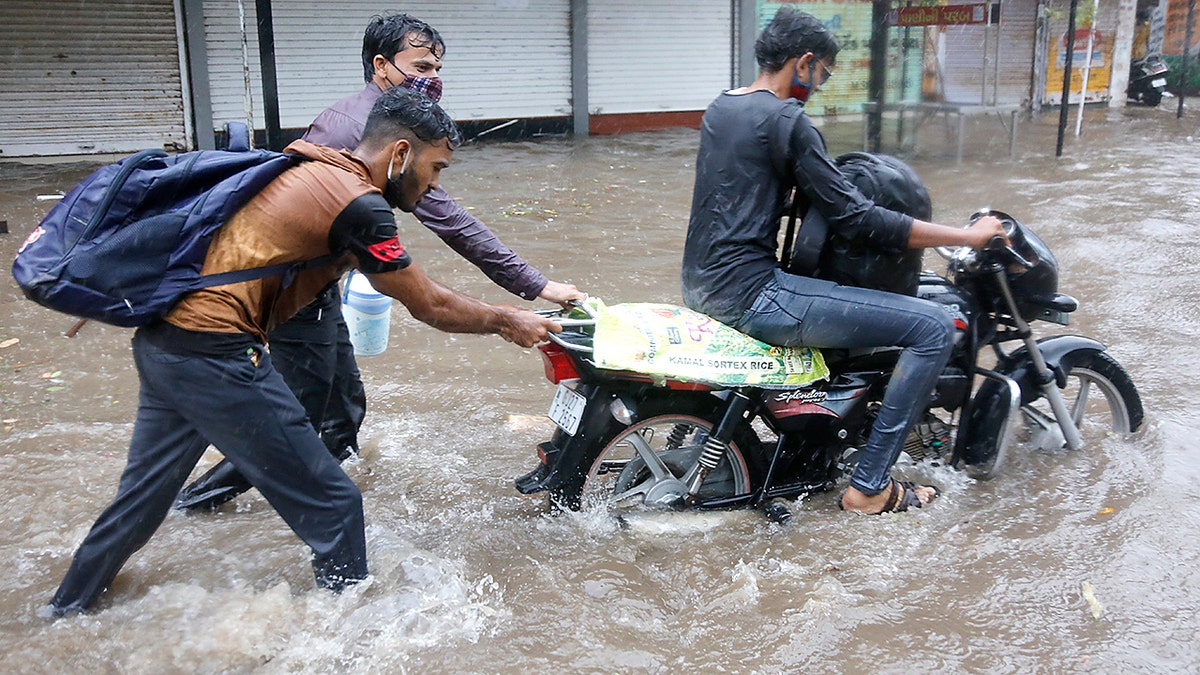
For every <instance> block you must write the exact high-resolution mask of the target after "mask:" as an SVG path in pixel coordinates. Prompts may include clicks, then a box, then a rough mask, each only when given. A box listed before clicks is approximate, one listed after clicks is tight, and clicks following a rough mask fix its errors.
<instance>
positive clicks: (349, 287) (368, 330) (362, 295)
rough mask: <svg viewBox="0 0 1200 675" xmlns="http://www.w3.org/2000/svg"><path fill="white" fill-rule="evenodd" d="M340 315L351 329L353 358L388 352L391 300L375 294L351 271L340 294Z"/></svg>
mask: <svg viewBox="0 0 1200 675" xmlns="http://www.w3.org/2000/svg"><path fill="white" fill-rule="evenodd" d="M342 315H343V316H344V317H346V327H347V328H349V329H350V344H351V345H353V346H354V355H355V356H375V355H376V354H382V353H383V352H384V350H386V349H387V344H388V330H389V329H390V328H391V323H392V299H391V298H390V297H388V296H386V295H384V294H383V293H380V292H379V291H377V290H375V287H374V286H372V285H371V282H370V281H368V280H367V277H366V276H365V275H363V274H362V273H360V272H358V271H357V270H351V271H350V276H349V277H348V278H347V279H346V287H345V289H344V290H343V291H342Z"/></svg>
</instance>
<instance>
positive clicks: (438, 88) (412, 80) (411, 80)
mask: <svg viewBox="0 0 1200 675" xmlns="http://www.w3.org/2000/svg"><path fill="white" fill-rule="evenodd" d="M392 67H393V68H396V64H395V63H393V64H392ZM396 70H400V69H399V68H396ZM400 74H401V75H403V76H404V80H403V81H401V82H400V84H398V85H396V86H398V87H404V88H405V89H408V90H410V91H415V92H417V93H420V94H425V95H426V96H428V97H429V98H430V99H431V100H433V102H434V103H437V102H438V101H440V100H441V98H442V78H440V77H414V76H412V75H409V74H408V73H406V72H404V71H403V70H400ZM389 81H390V80H389Z"/></svg>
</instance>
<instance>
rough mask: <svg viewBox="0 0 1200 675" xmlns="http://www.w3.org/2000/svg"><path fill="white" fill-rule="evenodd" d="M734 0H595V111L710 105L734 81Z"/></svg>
mask: <svg viewBox="0 0 1200 675" xmlns="http://www.w3.org/2000/svg"><path fill="white" fill-rule="evenodd" d="M731 12H732V5H731V3H730V2H729V0H691V1H684V0H669V1H668V0H660V1H659V2H653V3H651V2H644V1H639V0H593V1H592V2H590V3H588V108H589V110H588V112H590V113H592V114H598V115H604V114H613V113H640V112H665V111H685V110H704V109H705V108H706V107H708V104H709V103H711V102H712V100H713V99H714V98H716V97H717V95H718V94H720V93H721V92H722V91H724V90H725V89H728V88H729V87H730V80H731V73H732V70H733V32H734V31H733V28H732V17H731Z"/></svg>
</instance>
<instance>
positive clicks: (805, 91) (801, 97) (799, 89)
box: [788, 66, 812, 104]
mask: <svg viewBox="0 0 1200 675" xmlns="http://www.w3.org/2000/svg"><path fill="white" fill-rule="evenodd" d="M796 70H797V69H796V68H793V69H792V89H791V91H789V92H788V95H789V96H791V97H792V98H794V99H796V100H797V101H799V102H800V103H802V104H803V103H805V102H806V101H808V95H809V94H811V93H812V85H808V84H804V83H803V82H801V81H800V75H799V74H798V73H797V72H796ZM808 76H809V80H810V81H811V80H812V67H811V66H810V67H809V73H808Z"/></svg>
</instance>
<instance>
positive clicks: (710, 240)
mask: <svg viewBox="0 0 1200 675" xmlns="http://www.w3.org/2000/svg"><path fill="white" fill-rule="evenodd" d="M793 187H795V188H796V192H797V199H798V200H799V201H800V203H801V208H800V213H804V212H805V210H806V208H807V207H809V206H811V207H813V208H815V209H816V210H817V211H819V212H820V214H821V215H822V216H824V217H825V220H826V221H827V222H828V223H829V229H830V231H831V232H833V231H836V232H839V233H840V234H842V235H843V236H844V237H846V238H847V239H850V240H852V241H856V242H861V243H863V244H864V245H867V246H871V247H877V248H881V249H887V250H903V249H904V248H906V246H907V244H908V236H909V232H910V230H911V229H912V218H911V217H909V216H906V215H904V214H901V213H896V212H895V211H889V210H887V209H884V208H881V207H879V206H876V205H875V204H874V203H872V202H871V201H870V200H869V199H867V198H866V197H864V196H863V195H862V193H861V192H859V191H858V189H857V188H855V186H854V185H853V184H852V183H850V181H848V180H847V179H846V178H845V176H843V175H842V174H841V172H840V171H838V168H837V166H836V165H835V164H834V163H833V160H831V159H830V158H829V156H828V155H827V154H826V152H825V140H824V139H823V138H822V137H821V134H820V132H818V131H817V129H816V127H814V126H813V124H812V121H811V120H810V119H809V118H808V115H806V114H805V113H804V109H803V107H802V106H801V105H800V104H799V103H798V102H797V101H795V100H794V99H787V100H780V99H779V98H777V97H776V96H775V95H774V94H772V93H771V92H769V91H754V92H750V93H746V94H730V93H724V94H721V95H720V96H718V97H717V99H716V100H715V101H713V102H712V104H710V105H709V106H708V110H706V111H705V113H704V118H703V121H702V122H701V127H700V151H699V154H698V155H697V158H696V184H695V187H694V191H693V193H692V210H691V217H690V219H689V221H688V232H687V241H686V242H685V244H684V250H683V274H682V280H683V300H684V302H685V303H686V304H687V306H688V307H691V308H692V309H695V310H697V311H700V312H704V313H705V314H708V315H709V316H711V317H713V318H715V319H717V320H718V321H721V322H723V323H735V322H736V321H737V320H738V319H739V318H740V317H741V316H742V314H743V313H745V311H746V310H747V309H748V308H749V307H750V306H751V304H753V302H754V299H755V298H756V297H757V296H758V294H759V292H760V291H761V290H762V288H763V286H765V285H766V283H767V281H768V280H769V279H770V278H771V276H772V275H773V274H774V271H775V269H776V268H777V267H778V265H779V261H778V259H777V256H776V250H777V248H778V246H779V245H778V239H779V223H780V218H781V217H782V216H783V215H784V213H783V212H784V208H785V204H786V201H787V196H788V192H789V191H790V190H791V189H792V188H793Z"/></svg>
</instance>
